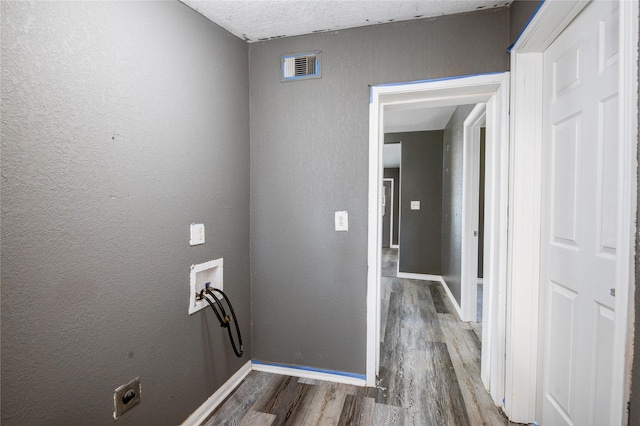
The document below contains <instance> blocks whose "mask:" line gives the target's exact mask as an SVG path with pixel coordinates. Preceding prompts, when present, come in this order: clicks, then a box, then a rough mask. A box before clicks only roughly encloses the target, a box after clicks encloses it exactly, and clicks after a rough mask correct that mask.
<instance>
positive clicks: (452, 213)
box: [442, 105, 474, 304]
mask: <svg viewBox="0 0 640 426" xmlns="http://www.w3.org/2000/svg"><path fill="white" fill-rule="evenodd" d="M473 107H474V105H461V106H459V107H457V108H456V111H455V112H454V113H453V116H452V117H451V119H450V120H449V123H447V127H446V128H445V130H444V154H443V158H442V161H443V166H442V167H443V178H442V278H444V280H445V282H446V283H447V285H448V286H449V290H451V293H452V294H453V296H454V297H455V299H456V301H457V302H458V304H460V291H461V288H460V276H461V269H462V265H461V258H460V253H461V251H462V172H463V168H462V160H463V133H464V128H463V124H464V120H465V119H466V118H467V116H468V115H469V113H470V112H471V110H472V109H473Z"/></svg>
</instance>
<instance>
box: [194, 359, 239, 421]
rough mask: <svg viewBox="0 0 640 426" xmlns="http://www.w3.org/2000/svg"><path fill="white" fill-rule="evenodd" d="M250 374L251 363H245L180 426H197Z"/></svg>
mask: <svg viewBox="0 0 640 426" xmlns="http://www.w3.org/2000/svg"><path fill="white" fill-rule="evenodd" d="M250 372H251V361H247V363H246V364H244V365H243V366H242V367H240V369H239V370H238V371H236V373H235V374H234V375H233V376H231V377H229V380H227V381H226V382H225V383H224V384H223V385H222V386H220V388H219V389H218V390H217V391H215V392H214V393H213V395H211V396H210V397H209V398H208V399H207V400H206V401H205V402H204V403H203V404H202V405H201V406H200V407H198V409H197V410H196V411H194V412H193V413H191V415H190V416H189V417H187V420H185V421H184V422H183V423H182V426H199V425H201V424H202V423H203V422H204V421H205V420H207V418H208V417H209V416H210V415H211V413H213V411H214V410H215V409H216V408H217V407H218V405H220V404H221V403H222V402H223V401H224V400H225V399H226V398H227V397H228V396H229V395H230V394H231V392H233V391H234V390H235V389H236V388H237V387H238V385H239V384H240V383H241V382H242V380H244V378H245V377H247V374H249V373H250Z"/></svg>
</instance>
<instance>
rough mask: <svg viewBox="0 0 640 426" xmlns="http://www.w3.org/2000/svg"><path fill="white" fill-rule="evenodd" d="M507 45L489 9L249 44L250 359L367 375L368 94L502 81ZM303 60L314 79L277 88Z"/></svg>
mask: <svg viewBox="0 0 640 426" xmlns="http://www.w3.org/2000/svg"><path fill="white" fill-rule="evenodd" d="M508 45H509V9H508V8H497V9H490V10H484V11H478V12H473V13H467V14H461V15H454V16H443V17H438V18H430V19H424V20H416V21H407V22H398V23H392V24H385V25H377V26H372V27H362V28H356V29H351V30H344V31H331V32H326V33H320V34H314V35H306V36H300V37H291V38H283V39H277V40H270V41H265V42H259V43H252V44H251V45H250V46H249V57H250V59H249V69H250V81H251V88H250V97H251V111H250V114H251V268H252V271H251V274H252V283H251V292H252V293H251V294H252V309H253V323H254V327H253V338H254V340H253V345H254V346H253V350H254V357H255V358H256V359H259V360H263V361H272V362H279V363H284V364H297V365H305V366H312V367H316V368H324V369H330V370H338V371H348V372H352V373H357V374H364V372H365V358H366V357H365V343H366V288H367V229H368V224H367V211H368V205H367V203H368V199H367V194H368V137H369V96H370V90H369V85H375V84H380V83H389V82H402V81H414V80H421V79H431V78H439V77H447V76H456V75H467V74H477V73H485V72H497V71H505V70H507V69H508V66H509V63H508V59H509V58H508V55H507V53H506V47H507V46H508ZM310 51H322V78H320V79H314V80H304V81H295V82H290V83H281V82H280V67H279V63H280V55H282V54H287V53H296V52H310ZM283 206H284V207H285V208H283ZM338 210H347V211H348V212H349V231H348V232H335V231H334V229H333V226H334V222H333V221H334V212H335V211H338ZM401 220H402V219H401Z"/></svg>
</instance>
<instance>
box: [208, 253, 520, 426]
mask: <svg viewBox="0 0 640 426" xmlns="http://www.w3.org/2000/svg"><path fill="white" fill-rule="evenodd" d="M396 259H397V250H394V249H383V264H382V276H383V277H382V280H381V283H382V292H381V293H382V324H383V326H382V327H381V333H382V336H381V338H382V343H381V345H382V346H381V352H380V357H381V360H380V375H379V377H378V380H377V386H376V387H375V388H361V387H357V386H351V385H343V384H336V383H331V382H322V381H318V380H309V379H299V378H295V377H289V376H280V375H276V374H270V373H264V372H258V371H252V372H251V373H250V374H249V375H248V376H247V377H246V378H245V380H244V381H243V382H242V384H241V385H240V386H239V387H238V388H237V389H236V390H235V391H234V392H233V393H232V394H231V395H230V396H229V398H228V399H227V400H226V401H225V403H224V404H222V405H221V406H220V407H218V409H217V410H216V411H215V412H214V413H213V415H212V416H211V417H210V418H209V420H208V421H207V422H205V425H238V424H239V425H264V426H268V425H273V426H275V425H420V426H424V425H509V422H508V421H507V419H506V418H505V417H504V416H503V415H502V413H501V412H500V411H499V410H498V409H497V408H496V407H495V405H494V404H493V401H492V400H491V397H490V396H489V394H488V392H487V391H486V390H485V389H484V386H483V385H482V382H481V381H480V341H479V340H478V338H477V336H476V334H475V333H474V332H473V330H472V327H471V326H470V325H469V324H468V323H464V322H461V321H459V320H458V319H457V318H456V316H455V310H454V309H453V307H451V306H450V302H449V300H448V299H447V296H446V294H445V291H444V289H443V288H442V286H441V284H440V283H436V282H430V281H420V280H408V279H398V278H396V277H395V271H396V264H395V262H396Z"/></svg>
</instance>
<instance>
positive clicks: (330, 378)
mask: <svg viewBox="0 0 640 426" xmlns="http://www.w3.org/2000/svg"><path fill="white" fill-rule="evenodd" d="M253 369H254V370H255V371H264V372H266V373H273V374H280V375H283V376H292V377H302V378H305V379H314V380H323V381H325V382H333V383H344V384H347V385H354V386H361V387H364V386H366V385H367V383H366V380H363V379H358V378H356V377H349V376H344V375H341V374H332V373H327V372H323V371H313V370H305V369H302V368H295V367H286V366H281V365H269V364H258V363H255V364H253Z"/></svg>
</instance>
